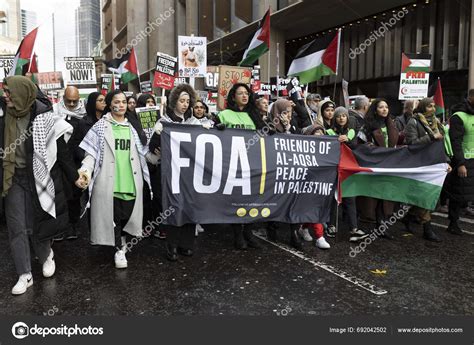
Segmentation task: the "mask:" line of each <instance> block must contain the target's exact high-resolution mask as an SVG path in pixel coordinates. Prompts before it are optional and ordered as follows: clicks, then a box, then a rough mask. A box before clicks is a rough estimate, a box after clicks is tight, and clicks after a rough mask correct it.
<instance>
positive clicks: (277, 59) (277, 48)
mask: <svg viewBox="0 0 474 345" xmlns="http://www.w3.org/2000/svg"><path fill="white" fill-rule="evenodd" d="M279 49H280V43H279V42H277V44H276V57H275V58H276V84H277V85H276V92H277V99H278V98H279V97H280V53H279Z"/></svg>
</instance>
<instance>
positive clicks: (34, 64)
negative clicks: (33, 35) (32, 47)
mask: <svg viewBox="0 0 474 345" xmlns="http://www.w3.org/2000/svg"><path fill="white" fill-rule="evenodd" d="M25 69H26V71H25ZM23 72H24V73H23V74H24V75H26V73H31V81H32V82H33V83H35V84H38V79H37V74H38V72H39V71H38V56H36V54H35V53H34V54H33V58H32V59H31V61H30V62H29V63H28V64H27V65H25V67H24V68H23Z"/></svg>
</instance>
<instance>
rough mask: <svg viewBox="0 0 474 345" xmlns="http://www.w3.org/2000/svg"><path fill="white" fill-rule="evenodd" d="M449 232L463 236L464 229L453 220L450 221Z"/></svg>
mask: <svg viewBox="0 0 474 345" xmlns="http://www.w3.org/2000/svg"><path fill="white" fill-rule="evenodd" d="M448 232H449V233H451V234H453V235H458V236H462V230H461V228H460V227H459V224H458V222H453V221H451V222H449V226H448Z"/></svg>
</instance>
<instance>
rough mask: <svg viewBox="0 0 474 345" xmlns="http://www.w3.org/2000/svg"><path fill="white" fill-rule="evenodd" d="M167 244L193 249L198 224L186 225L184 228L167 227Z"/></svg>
mask: <svg viewBox="0 0 474 345" xmlns="http://www.w3.org/2000/svg"><path fill="white" fill-rule="evenodd" d="M164 228H165V230H166V242H167V243H168V245H170V246H173V247H180V248H183V249H193V247H194V237H195V236H194V234H195V231H196V224H184V225H182V226H173V225H165V226H164Z"/></svg>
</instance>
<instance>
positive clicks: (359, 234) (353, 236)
mask: <svg viewBox="0 0 474 345" xmlns="http://www.w3.org/2000/svg"><path fill="white" fill-rule="evenodd" d="M368 236H370V235H369V234H367V233H365V232H364V231H362V230H360V229H352V231H351V232H350V237H349V242H357V241H361V240H363V239H364V238H366V237H368Z"/></svg>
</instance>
